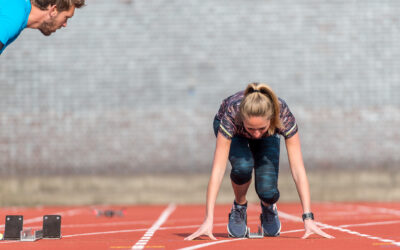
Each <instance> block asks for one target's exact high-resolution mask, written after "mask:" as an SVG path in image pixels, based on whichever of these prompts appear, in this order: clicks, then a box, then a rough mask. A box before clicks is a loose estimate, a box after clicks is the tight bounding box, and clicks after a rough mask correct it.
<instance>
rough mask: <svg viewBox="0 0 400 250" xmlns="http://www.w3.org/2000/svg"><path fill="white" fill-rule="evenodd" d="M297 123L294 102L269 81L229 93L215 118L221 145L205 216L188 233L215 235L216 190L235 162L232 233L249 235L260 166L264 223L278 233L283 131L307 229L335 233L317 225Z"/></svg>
mask: <svg viewBox="0 0 400 250" xmlns="http://www.w3.org/2000/svg"><path fill="white" fill-rule="evenodd" d="M297 130H298V128H297V124H296V121H295V118H294V116H293V115H292V113H291V112H290V110H289V107H288V106H287V104H286V103H285V101H283V100H282V99H280V98H278V97H277V96H276V95H275V93H274V92H273V91H272V90H271V88H270V87H269V86H267V85H265V84H257V83H252V84H249V85H248V86H247V88H246V90H245V91H240V92H238V93H236V94H234V95H232V96H230V97H228V98H226V99H225V100H224V101H223V103H222V105H221V107H220V109H219V111H218V113H217V115H216V116H215V119H214V132H215V134H216V136H217V144H216V149H215V154H214V161H213V167H212V172H211V177H210V181H209V184H208V189H207V205H206V216H205V219H204V222H203V224H202V225H201V226H200V228H199V229H198V230H197V231H196V232H194V233H193V234H191V235H190V236H188V237H187V238H185V240H192V239H194V238H197V237H199V236H201V235H207V236H208V237H210V238H211V239H213V240H216V238H215V237H214V235H213V234H212V228H213V216H214V207H215V201H216V198H217V193H218V190H219V188H220V185H221V181H222V178H223V176H224V172H225V169H226V165H227V159H228V158H229V161H230V163H231V165H232V170H231V174H230V177H231V182H232V187H233V191H234V194H235V200H234V203H233V206H232V210H231V213H230V214H229V221H228V233H229V236H230V237H237V238H242V237H246V236H247V234H248V227H247V213H246V209H247V200H246V193H247V190H248V188H249V185H250V183H251V178H252V171H253V168H254V171H255V187H256V192H257V195H258V196H259V198H260V200H261V202H260V205H261V211H262V213H261V216H260V220H261V225H262V229H263V232H264V235H265V236H278V235H279V233H280V230H281V223H280V221H279V218H278V212H277V208H276V205H275V203H276V202H277V201H278V199H279V190H278V187H277V183H278V172H279V149H280V146H279V144H280V143H279V142H280V139H279V135H282V136H283V137H284V138H285V143H286V149H287V152H288V159H289V164H290V168H291V171H292V176H293V179H294V182H295V184H296V188H297V192H298V194H299V197H300V200H301V204H302V207H303V215H302V218H303V221H304V228H305V234H304V236H303V238H307V237H308V236H309V235H311V234H313V233H316V234H319V235H321V236H323V237H326V238H333V237H332V236H330V235H328V234H326V233H325V232H323V231H322V230H321V229H319V228H318V227H317V225H316V224H315V223H314V215H313V213H312V212H311V206H310V191H309V185H308V180H307V176H306V171H305V168H304V164H303V159H302V154H301V149H300V139H299V134H298V132H297Z"/></svg>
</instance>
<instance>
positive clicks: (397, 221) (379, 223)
mask: <svg viewBox="0 0 400 250" xmlns="http://www.w3.org/2000/svg"><path fill="white" fill-rule="evenodd" d="M397 223H400V220H392V221H379V222H368V223H360V224H349V225H340V226H339V227H368V226H379V225H390V224H397Z"/></svg>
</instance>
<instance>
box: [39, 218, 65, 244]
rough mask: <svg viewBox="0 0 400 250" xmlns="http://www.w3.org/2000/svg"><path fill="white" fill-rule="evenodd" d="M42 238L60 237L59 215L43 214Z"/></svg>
mask: <svg viewBox="0 0 400 250" xmlns="http://www.w3.org/2000/svg"><path fill="white" fill-rule="evenodd" d="M43 239H61V215H45V216H43Z"/></svg>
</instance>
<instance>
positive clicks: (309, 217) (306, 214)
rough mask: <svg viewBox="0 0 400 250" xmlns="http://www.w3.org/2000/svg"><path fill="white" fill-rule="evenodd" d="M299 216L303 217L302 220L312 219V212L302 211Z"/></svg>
mask: <svg viewBox="0 0 400 250" xmlns="http://www.w3.org/2000/svg"><path fill="white" fill-rule="evenodd" d="M301 217H302V218H303V221H304V220H307V219H311V220H314V214H313V213H311V212H309V213H304V214H303V215H302V216H301Z"/></svg>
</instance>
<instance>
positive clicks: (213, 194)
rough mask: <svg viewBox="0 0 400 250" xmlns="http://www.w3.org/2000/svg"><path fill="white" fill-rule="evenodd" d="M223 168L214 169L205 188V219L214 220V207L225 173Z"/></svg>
mask: <svg viewBox="0 0 400 250" xmlns="http://www.w3.org/2000/svg"><path fill="white" fill-rule="evenodd" d="M225 168H226V166H225V167H223V166H221V167H214V168H213V171H212V174H211V177H210V181H209V183H208V188H207V205H206V219H207V220H213V219H214V207H215V202H216V200H217V195H218V191H219V188H220V186H221V182H222V179H223V177H224V173H225Z"/></svg>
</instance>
